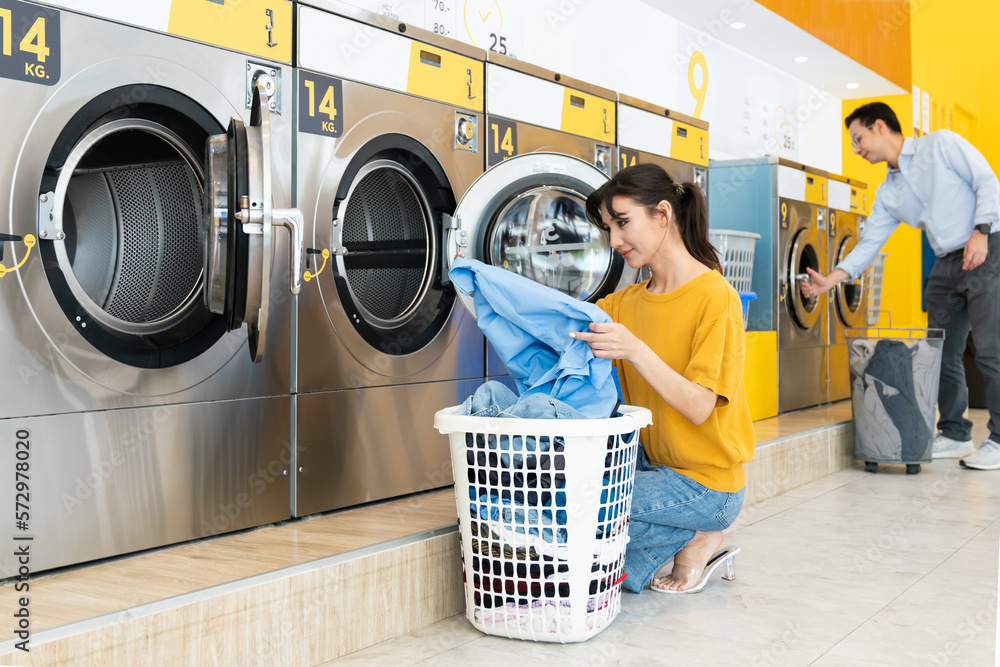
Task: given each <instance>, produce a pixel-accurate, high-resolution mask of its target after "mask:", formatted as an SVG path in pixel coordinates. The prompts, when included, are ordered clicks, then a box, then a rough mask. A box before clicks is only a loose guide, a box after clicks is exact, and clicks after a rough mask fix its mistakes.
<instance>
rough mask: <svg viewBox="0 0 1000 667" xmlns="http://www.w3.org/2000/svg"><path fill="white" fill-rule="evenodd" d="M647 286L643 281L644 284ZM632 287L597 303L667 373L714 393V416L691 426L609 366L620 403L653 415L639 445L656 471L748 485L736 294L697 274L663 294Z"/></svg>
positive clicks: (733, 486)
mask: <svg viewBox="0 0 1000 667" xmlns="http://www.w3.org/2000/svg"><path fill="white" fill-rule="evenodd" d="M647 282H648V281H647ZM646 284H647V283H646V282H643V283H640V284H638V285H630V286H629V287H626V288H625V289H623V290H621V291H619V292H615V293H614V294H612V295H610V296H608V297H606V298H604V299H601V300H600V301H598V302H597V305H598V306H599V307H601V308H602V309H603V310H604V311H605V312H606V313H607V314H608V315H610V316H611V319H612V320H614V321H615V322H619V323H621V324H624V325H625V326H626V327H628V329H629V331H631V332H632V333H633V334H635V335H636V337H638V338H639V339H640V340H642V341H643V342H645V343H646V344H647V345H649V347H650V348H652V350H653V351H654V352H656V354H657V355H659V357H660V359H662V360H663V361H664V362H665V363H666V364H667V365H668V366H670V368H672V369H673V370H675V371H676V372H677V373H679V374H680V375H682V376H684V377H685V378H687V379H688V380H690V381H692V382H696V383H698V384H700V385H702V386H703V387H707V388H709V389H711V390H712V391H714V392H715V393H716V394H718V395H719V399H718V402H717V403H716V407H715V410H713V411H712V414H711V415H710V416H709V418H708V419H707V420H705V422H704V423H702V424H701V425H699V426H695V425H694V424H692V423H691V422H690V421H688V420H687V418H686V417H684V416H682V415H681V414H680V413H678V412H677V411H676V410H674V409H673V408H671V407H670V406H668V405H667V404H666V403H665V402H664V401H663V399H662V398H660V395H659V394H657V393H656V391H654V390H653V388H652V387H651V386H650V385H649V383H648V382H646V381H645V380H644V379H643V378H642V376H641V375H639V373H638V372H637V371H636V370H635V369H634V368H633V367H632V364H629V363H626V362H625V361H623V360H621V359H617V360H615V367H616V368H617V369H618V378H619V381H620V382H621V385H622V397H623V399H624V402H625V403H626V404H628V405H640V406H643V407H646V408H649V409H650V410H651V411H652V413H653V423H652V425H651V426H648V427H646V428H645V429H643V431H642V434H641V441H642V443H643V446H644V447H645V449H646V455H647V456H648V457H649V460H650V462H651V463H653V464H654V465H666V466H669V467H670V468H673V469H674V470H676V471H677V472H679V473H680V474H682V475H686V476H687V477H690V478H691V479H693V480H695V481H697V482H699V483H700V484H703V485H705V486H707V487H708V488H710V489H714V490H715V491H723V492H729V493H732V492H736V491H739V490H740V489H742V488H743V486H744V485H745V484H746V473H745V472H744V471H743V464H744V463H746V462H747V461H749V460H750V459H751V458H753V450H754V433H753V423H752V420H751V418H750V407H749V405H748V404H747V399H746V394H745V391H744V388H743V362H744V358H745V356H746V332H745V331H744V329H743V309H742V306H741V304H740V298H739V295H737V294H736V290H734V289H733V287H732V286H731V285H730V284H729V283H728V282H726V280H725V278H723V277H722V274H720V273H719V272H718V271H709V272H707V273H703V274H702V275H700V276H698V277H697V278H695V279H693V280H691V281H690V282H688V283H686V284H684V285H682V286H681V287H679V288H677V289H676V290H674V291H672V292H670V293H669V294H651V293H650V292H648V291H647V290H646Z"/></svg>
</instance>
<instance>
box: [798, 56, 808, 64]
mask: <svg viewBox="0 0 1000 667" xmlns="http://www.w3.org/2000/svg"><path fill="white" fill-rule="evenodd" d="M808 61H809V58H808V57H807V56H796V57H795V62H797V63H804V62H808Z"/></svg>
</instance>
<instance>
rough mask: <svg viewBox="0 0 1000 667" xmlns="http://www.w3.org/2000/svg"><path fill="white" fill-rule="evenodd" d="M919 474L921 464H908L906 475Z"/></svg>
mask: <svg viewBox="0 0 1000 667" xmlns="http://www.w3.org/2000/svg"><path fill="white" fill-rule="evenodd" d="M918 472H920V464H919V463H907V464H906V474H907V475H916V474H917V473H918Z"/></svg>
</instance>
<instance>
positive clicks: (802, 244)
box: [785, 229, 825, 329]
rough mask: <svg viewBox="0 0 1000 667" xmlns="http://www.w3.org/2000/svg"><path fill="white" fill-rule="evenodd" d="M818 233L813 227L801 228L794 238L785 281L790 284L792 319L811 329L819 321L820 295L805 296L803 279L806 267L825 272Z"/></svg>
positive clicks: (799, 324)
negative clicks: (821, 259) (819, 250)
mask: <svg viewBox="0 0 1000 667" xmlns="http://www.w3.org/2000/svg"><path fill="white" fill-rule="evenodd" d="M816 241H817V239H816V233H815V232H813V231H812V230H811V229H801V230H799V231H798V232H797V233H796V234H795V236H794V237H793V238H792V242H791V244H790V246H789V249H788V269H787V270H788V275H787V276H786V279H785V283H786V285H788V291H789V294H788V298H787V301H788V307H789V310H790V311H791V313H792V319H793V320H794V322H795V324H796V325H797V326H798V327H799V328H801V329H811V328H813V327H814V326H816V324H817V322H819V317H820V308H819V297H817V296H816V295H815V294H814V295H812V296H809V297H807V296H805V295H804V294H803V293H802V282H801V279H802V278H803V277H805V276H808V275H809V274H808V272H807V271H806V269H812V270H813V271H816V272H817V273H823V272H824V271H825V267H823V266H822V265H821V264H820V254H819V252H818V250H817V248H818V247H819V244H818V243H817V242H816Z"/></svg>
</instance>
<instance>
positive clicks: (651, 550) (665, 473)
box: [622, 447, 744, 593]
mask: <svg viewBox="0 0 1000 667" xmlns="http://www.w3.org/2000/svg"><path fill="white" fill-rule="evenodd" d="M743 491H744V489H740V490H739V491H737V492H736V493H724V492H722V491H713V490H712V489H710V488H708V487H706V486H703V485H701V484H699V483H698V482H696V481H694V480H693V479H691V478H690V477H685V476H684V475H682V474H680V473H678V472H675V471H674V470H672V469H670V468H668V467H667V466H654V465H653V464H651V463H650V462H649V458H648V457H647V456H646V452H645V450H644V449H643V448H642V447H639V457H638V460H637V461H636V467H635V485H634V486H633V487H632V517H631V519H630V522H629V527H628V537H629V543H628V547H627V549H626V550H625V573H626V574H627V575H628V577H627V578H626V579H625V581H624V582H622V587H624V588H626V589H627V590H630V591H632V592H633V593H641V592H642V589H643V587H644V586H645V585H646V583H647V582H649V580H650V579H652V578H653V574H655V573H656V571H657V570H658V569H659V568H660V567H662V566H663V565H664V564H665V563H666V562H667V561H669V560H670V559H671V558H673V557H674V554H676V553H677V552H678V551H680V550H681V547H683V546H684V545H685V544H687V543H688V542H690V541H691V538H693V537H694V536H695V532H696V531H699V530H701V531H711V530H723V529H724V528H728V527H729V526H731V525H732V523H733V521H735V520H736V516H737V515H738V514H739V513H740V508H742V507H743Z"/></svg>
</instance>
